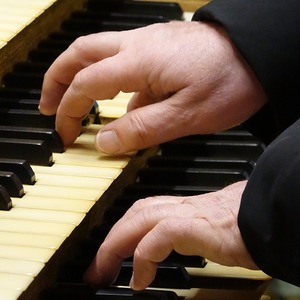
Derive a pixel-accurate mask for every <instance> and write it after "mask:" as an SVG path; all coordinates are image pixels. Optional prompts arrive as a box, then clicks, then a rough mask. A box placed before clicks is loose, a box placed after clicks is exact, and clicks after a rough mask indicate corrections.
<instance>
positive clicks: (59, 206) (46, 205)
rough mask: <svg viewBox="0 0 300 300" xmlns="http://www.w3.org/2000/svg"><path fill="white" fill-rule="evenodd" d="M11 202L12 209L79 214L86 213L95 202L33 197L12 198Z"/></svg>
mask: <svg viewBox="0 0 300 300" xmlns="http://www.w3.org/2000/svg"><path fill="white" fill-rule="evenodd" d="M12 202H13V207H14V208H30V209H32V208H34V209H46V210H53V211H56V210H58V211H69V212H80V213H87V212H88V211H89V210H90V209H91V208H92V206H93V205H94V204H95V201H92V200H89V201H86V200H78V199H63V198H47V197H34V196H28V195H25V196H23V197H22V198H14V197H13V198H12Z"/></svg>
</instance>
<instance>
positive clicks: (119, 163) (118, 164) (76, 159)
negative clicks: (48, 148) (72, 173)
mask: <svg viewBox="0 0 300 300" xmlns="http://www.w3.org/2000/svg"><path fill="white" fill-rule="evenodd" d="M53 160H54V162H55V164H63V165H73V166H78V165H79V166H88V167H107V168H120V169H123V168H125V167H126V165H127V164H128V162H129V160H130V157H128V156H120V157H111V156H108V155H107V156H106V155H102V156H101V155H99V156H97V157H96V156H95V155H93V156H89V155H85V154H74V153H69V152H64V153H53Z"/></svg>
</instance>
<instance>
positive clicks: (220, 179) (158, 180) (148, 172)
mask: <svg viewBox="0 0 300 300" xmlns="http://www.w3.org/2000/svg"><path fill="white" fill-rule="evenodd" d="M247 178H248V175H247V174H246V173H245V172H243V171H241V172H240V171H236V170H223V169H220V170H210V169H196V168H171V167H170V168H152V167H149V168H145V169H142V170H140V172H139V181H140V182H141V183H144V184H145V183H150V184H152V185H154V184H156V185H160V186H168V185H171V186H174V185H187V186H197V185H199V186H208V185H209V186H216V187H222V186H225V185H228V184H230V183H233V182H236V181H239V180H245V179H247Z"/></svg>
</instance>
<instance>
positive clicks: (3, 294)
mask: <svg viewBox="0 0 300 300" xmlns="http://www.w3.org/2000/svg"><path fill="white" fill-rule="evenodd" d="M21 293H22V291H21V290H12V289H6V288H0V299H1V300H2V299H3V300H16V299H18V298H19V296H20V295H21Z"/></svg>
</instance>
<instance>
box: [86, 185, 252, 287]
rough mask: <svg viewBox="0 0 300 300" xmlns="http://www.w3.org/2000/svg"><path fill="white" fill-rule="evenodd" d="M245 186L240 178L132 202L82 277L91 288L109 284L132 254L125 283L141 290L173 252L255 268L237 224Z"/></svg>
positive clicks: (224, 263)
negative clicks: (210, 188) (218, 186)
mask: <svg viewBox="0 0 300 300" xmlns="http://www.w3.org/2000/svg"><path fill="white" fill-rule="evenodd" d="M245 185H246V182H245V181H243V182H238V183H235V184H232V185H230V186H228V187H226V188H224V189H223V190H220V191H218V192H212V193H208V194H204V195H200V196H193V197H171V196H161V197H153V198H146V199H143V200H140V201H138V202H136V203H135V204H134V205H133V206H132V207H131V208H130V209H129V210H128V211H127V212H126V214H125V215H124V216H123V218H121V219H120V220H119V221H118V222H117V223H116V224H115V226H114V227H113V228H112V230H111V231H110V233H109V234H108V236H107V238H106V239H105V241H104V242H103V244H102V245H101V246H100V248H99V250H98V253H97V255H96V258H95V260H94V261H93V263H92V265H91V266H90V267H89V269H88V271H87V272H86V274H85V278H86V280H87V281H88V282H89V283H91V284H92V285H96V286H97V285H107V284H110V283H111V282H112V281H113V280H114V279H115V277H116V275H117V273H118V272H119V269H120V265H121V263H122V261H123V259H125V258H127V257H130V256H132V255H134V267H133V268H134V269H133V270H134V276H133V277H132V279H131V283H130V285H131V287H132V288H133V289H136V290H140V289H144V288H146V287H147V286H148V285H149V284H150V283H151V282H152V280H153V279H154V277H155V272H156V265H157V263H159V262H161V261H163V260H164V259H165V258H166V257H167V256H168V255H169V254H170V253H171V251H172V250H175V251H176V252H178V253H180V254H183V255H199V256H203V257H206V258H207V259H209V260H211V261H214V262H217V263H220V264H223V265H228V266H241V267H247V268H250V269H257V266H256V265H255V263H254V262H253V260H252V259H251V257H250V255H249V253H248V251H247V250H246V248H245V245H244V243H243V240H242V238H241V234H240V231H239V228H238V225H237V215H238V210H239V206H240V200H241V195H242V192H243V190H244V188H245Z"/></svg>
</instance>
